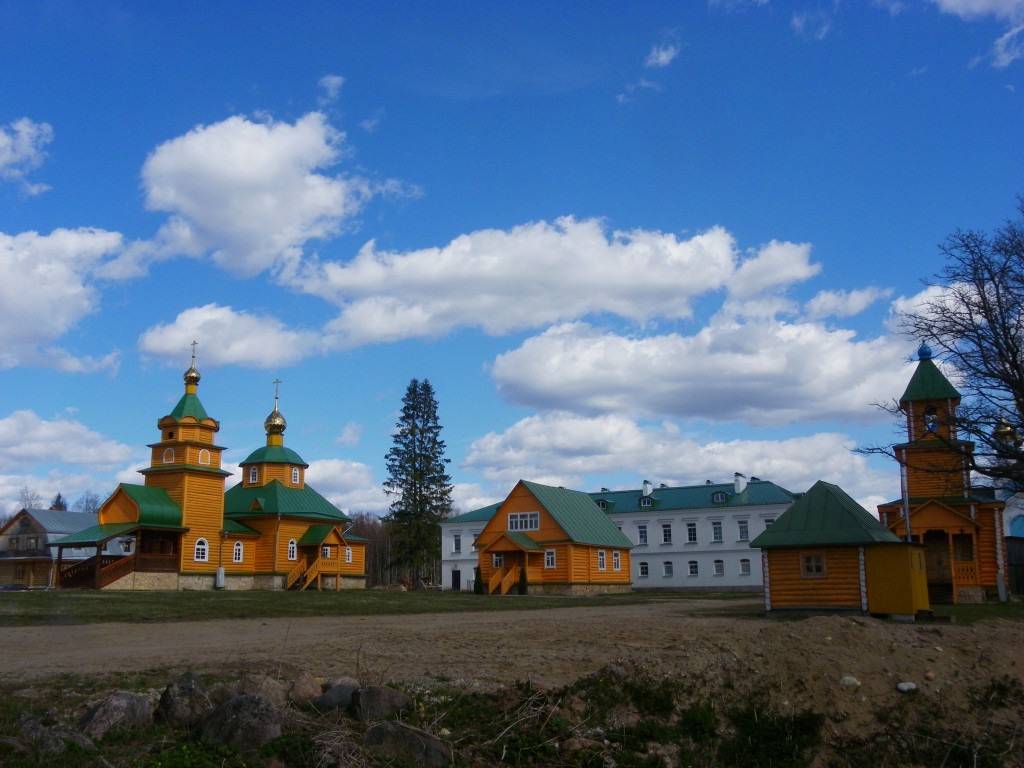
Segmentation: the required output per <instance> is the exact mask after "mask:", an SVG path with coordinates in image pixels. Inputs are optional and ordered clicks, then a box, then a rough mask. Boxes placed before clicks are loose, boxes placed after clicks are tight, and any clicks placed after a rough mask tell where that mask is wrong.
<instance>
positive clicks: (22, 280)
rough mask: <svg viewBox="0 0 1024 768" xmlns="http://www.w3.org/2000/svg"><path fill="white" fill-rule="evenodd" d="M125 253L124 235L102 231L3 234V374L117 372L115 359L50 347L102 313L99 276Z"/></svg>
mask: <svg viewBox="0 0 1024 768" xmlns="http://www.w3.org/2000/svg"><path fill="white" fill-rule="evenodd" d="M122 247H123V242H122V238H121V235H120V234H118V233H116V232H107V231H104V230H101V229H90V228H82V229H57V230H54V231H53V232H51V233H50V234H49V235H41V234H39V233H37V232H23V233H21V234H18V235H7V234H4V233H2V232H0V274H3V276H4V279H3V280H2V281H0V368H11V367H14V366H16V365H40V366H45V367H51V368H56V369H58V370H63V371H69V372H72V371H76V370H96V369H101V368H110V367H113V366H115V365H116V362H117V356H116V354H114V353H111V354H110V355H108V356H105V357H103V358H101V359H94V358H88V357H75V356H74V355H72V354H71V353H69V352H67V351H66V350H63V349H59V348H50V347H49V345H50V344H51V343H52V342H54V341H55V340H56V339H58V338H60V337H61V336H62V335H63V334H64V333H66V332H67V331H68V330H69V329H70V328H72V327H73V326H74V325H75V324H76V323H78V322H79V321H80V320H81V319H82V318H84V317H86V316H88V315H90V314H92V313H93V312H95V311H96V309H97V307H98V304H99V292H98V290H97V288H96V286H95V282H94V277H95V274H96V272H97V270H98V269H100V268H101V267H102V265H103V264H104V261H105V260H107V259H108V258H109V257H111V256H113V255H115V254H117V253H118V252H119V251H120V250H121V249H122Z"/></svg>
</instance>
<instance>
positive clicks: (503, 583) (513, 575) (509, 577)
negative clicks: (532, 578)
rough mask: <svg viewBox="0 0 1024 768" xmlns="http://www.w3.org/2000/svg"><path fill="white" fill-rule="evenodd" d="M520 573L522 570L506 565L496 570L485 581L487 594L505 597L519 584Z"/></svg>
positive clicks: (516, 566)
mask: <svg viewBox="0 0 1024 768" xmlns="http://www.w3.org/2000/svg"><path fill="white" fill-rule="evenodd" d="M520 571H522V568H520V567H519V566H518V565H506V566H505V567H503V568H499V569H498V570H496V571H495V572H494V573H492V574H491V578H490V579H488V580H487V594H489V595H493V594H499V595H507V594H508V593H509V591H510V590H511V589H512V587H514V586H515V585H516V584H518V583H519V573H520Z"/></svg>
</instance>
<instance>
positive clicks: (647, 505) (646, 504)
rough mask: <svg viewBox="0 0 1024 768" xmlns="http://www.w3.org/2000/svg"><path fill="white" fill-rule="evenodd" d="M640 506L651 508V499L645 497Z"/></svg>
mask: <svg viewBox="0 0 1024 768" xmlns="http://www.w3.org/2000/svg"><path fill="white" fill-rule="evenodd" d="M640 506H641V507H649V506H651V497H650V496H644V497H643V498H641V499H640Z"/></svg>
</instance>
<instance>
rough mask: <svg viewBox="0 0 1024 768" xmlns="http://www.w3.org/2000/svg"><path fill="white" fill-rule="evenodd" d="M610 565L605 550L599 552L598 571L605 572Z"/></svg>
mask: <svg viewBox="0 0 1024 768" xmlns="http://www.w3.org/2000/svg"><path fill="white" fill-rule="evenodd" d="M607 565H608V560H607V557H606V556H605V552H604V550H603V549H599V550H597V570H599V571H603V570H605V569H606V567H607Z"/></svg>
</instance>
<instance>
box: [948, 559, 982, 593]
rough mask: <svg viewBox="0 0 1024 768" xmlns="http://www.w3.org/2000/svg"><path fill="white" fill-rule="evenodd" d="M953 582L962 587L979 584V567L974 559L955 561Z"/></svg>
mask: <svg viewBox="0 0 1024 768" xmlns="http://www.w3.org/2000/svg"><path fill="white" fill-rule="evenodd" d="M953 583H954V584H956V585H957V586H960V587H970V586H976V585H977V584H978V568H977V566H976V564H975V562H974V561H973V560H962V561H956V560H954V561H953Z"/></svg>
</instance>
